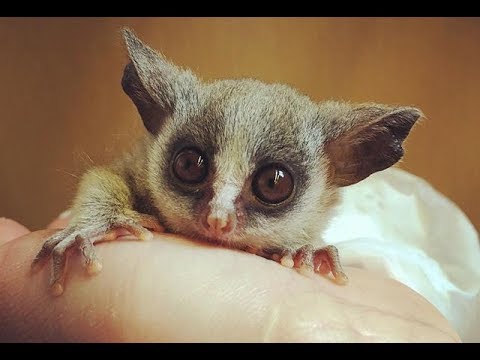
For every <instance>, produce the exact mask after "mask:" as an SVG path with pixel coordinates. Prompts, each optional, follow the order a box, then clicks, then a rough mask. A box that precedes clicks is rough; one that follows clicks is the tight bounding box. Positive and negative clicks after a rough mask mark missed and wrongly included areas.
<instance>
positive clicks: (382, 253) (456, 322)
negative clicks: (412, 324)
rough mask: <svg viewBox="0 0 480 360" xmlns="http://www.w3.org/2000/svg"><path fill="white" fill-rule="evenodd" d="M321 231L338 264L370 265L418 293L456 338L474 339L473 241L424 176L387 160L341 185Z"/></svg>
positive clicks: (477, 284) (478, 249)
mask: <svg viewBox="0 0 480 360" xmlns="http://www.w3.org/2000/svg"><path fill="white" fill-rule="evenodd" d="M342 195H343V202H342V204H341V205H340V206H339V209H338V211H337V215H336V216H335V218H334V219H333V221H332V222H331V223H330V225H329V227H328V228H327V229H326V232H325V234H324V240H325V242H326V243H327V244H333V245H335V246H337V247H338V249H339V252H340V258H341V260H342V264H343V265H350V266H356V267H362V268H366V269H370V270H372V271H376V272H379V273H381V274H384V275H385V276H388V277H391V278H393V279H396V280H398V281H400V282H402V283H403V284H405V285H407V286H409V287H410V288H412V289H413V290H415V291H417V292H418V293H420V294H421V295H422V296H423V297H425V298H426V299H427V300H428V301H430V302H431V303H432V304H433V305H434V306H436V308H437V309H438V310H439V311H440V312H441V313H442V314H443V315H444V316H445V317H446V318H447V319H448V320H449V321H450V323H451V324H452V326H453V328H454V329H455V330H456V331H457V332H458V334H459V335H460V337H461V339H462V341H465V342H478V341H480V244H479V237H478V233H477V231H476V230H475V228H474V227H473V225H472V224H471V222H470V221H469V220H468V218H467V217H466V216H465V214H464V213H463V212H462V211H461V210H460V209H459V208H458V207H457V206H456V205H455V204H454V203H453V202H452V201H451V200H449V199H447V198H446V197H445V196H444V195H442V194H440V193H439V192H438V191H436V190H435V189H434V188H433V187H432V186H431V185H430V184H428V183H427V182H426V181H425V180H423V179H421V178H419V177H417V176H414V175H412V174H410V173H408V172H406V171H403V170H400V169H397V168H390V169H387V170H385V171H381V172H378V173H376V174H373V175H371V176H370V177H368V178H367V179H365V180H364V181H361V182H360V183H358V184H355V185H352V186H349V187H345V188H343V189H342Z"/></svg>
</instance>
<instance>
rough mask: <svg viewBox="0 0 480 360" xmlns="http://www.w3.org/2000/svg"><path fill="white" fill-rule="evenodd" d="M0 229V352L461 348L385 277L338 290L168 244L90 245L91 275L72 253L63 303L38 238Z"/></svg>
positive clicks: (370, 275)
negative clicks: (212, 346)
mask: <svg viewBox="0 0 480 360" xmlns="http://www.w3.org/2000/svg"><path fill="white" fill-rule="evenodd" d="M67 221H68V219H56V220H55V221H54V222H53V223H52V224H51V225H50V226H49V229H46V230H42V231H36V232H30V231H29V230H28V229H26V228H25V227H23V226H22V225H20V224H18V223H16V222H14V221H12V220H5V219H0V342H318V341H319V342H459V341H460V339H459V337H458V335H457V333H456V332H455V331H454V330H453V329H452V327H451V326H450V325H449V323H448V322H447V320H446V319H445V318H444V317H443V316H442V315H441V314H440V313H439V312H438V311H437V310H436V309H435V308H434V307H433V305H431V304H430V303H429V302H428V301H426V300H425V299H424V298H423V297H422V296H420V295H419V294H417V293H416V292H414V291H413V290H411V289H409V288H408V287H406V286H404V285H402V284H401V283H399V282H397V281H395V280H392V279H388V278H386V277H384V276H383V275H382V274H379V273H374V272H370V271H367V270H364V269H358V268H352V267H346V268H345V271H346V273H347V274H348V276H349V278H350V281H349V283H348V284H347V285H346V286H339V285H336V284H335V283H333V282H332V281H331V280H329V279H327V278H325V277H321V276H319V275H314V274H308V273H307V274H305V273H303V274H302V273H299V272H298V271H296V270H293V269H290V268H285V267H283V266H281V265H279V264H278V263H275V262H273V261H270V260H266V259H263V258H261V257H259V256H256V255H252V254H249V253H245V252H241V251H236V250H230V249H226V248H221V247H217V246H212V245H207V244H203V243H200V242H198V241H192V240H189V239H187V238H184V237H181V236H177V235H172V234H155V236H154V239H153V240H151V241H138V240H135V239H134V238H133V237H128V236H127V237H124V238H122V239H119V240H117V241H112V242H103V243H100V244H98V245H96V249H97V254H98V255H99V257H100V258H101V259H102V262H103V270H102V271H101V272H100V273H99V274H97V275H95V276H89V275H87V273H86V271H85V269H84V267H83V263H82V257H81V255H80V254H79V253H78V252H72V254H71V256H70V261H69V263H68V266H67V271H68V275H67V277H66V283H65V293H64V294H63V295H62V296H60V297H57V298H55V297H52V296H51V295H50V294H49V292H48V279H49V276H50V263H48V264H47V265H46V266H45V267H44V268H43V269H42V270H41V271H40V272H38V273H36V274H33V275H32V274H31V272H30V263H31V261H32V259H33V258H34V256H35V255H36V253H37V251H38V250H39V249H40V247H41V246H42V244H43V242H44V241H45V239H46V238H47V237H48V236H49V235H51V234H53V233H54V232H55V230H54V228H61V227H64V226H65V225H66V223H67Z"/></svg>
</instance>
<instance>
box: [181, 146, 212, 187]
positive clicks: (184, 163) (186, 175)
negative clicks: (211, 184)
mask: <svg viewBox="0 0 480 360" xmlns="http://www.w3.org/2000/svg"><path fill="white" fill-rule="evenodd" d="M173 170H174V173H175V175H176V176H177V177H178V178H179V179H180V180H182V181H184V182H186V183H199V182H201V181H202V180H203V179H204V178H205V176H206V175H207V167H206V164H205V160H204V158H203V157H202V155H200V153H199V152H197V151H195V150H184V151H182V152H181V153H180V154H178V155H177V158H176V159H175V164H174V167H173Z"/></svg>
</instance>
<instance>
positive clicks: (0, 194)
mask: <svg viewBox="0 0 480 360" xmlns="http://www.w3.org/2000/svg"><path fill="white" fill-rule="evenodd" d="M124 25H127V26H130V27H132V28H133V29H134V30H135V31H136V32H137V34H138V35H139V36H140V37H141V38H142V39H143V40H144V41H145V42H147V43H148V44H150V45H151V46H152V47H154V48H157V49H159V50H161V51H162V52H164V53H165V54H166V55H167V57H169V58H170V59H172V60H173V61H174V62H177V63H178V64H180V65H182V66H186V67H190V68H192V70H194V71H196V72H197V73H198V74H199V75H200V76H201V77H203V78H204V79H214V78H222V77H241V76H248V77H257V78H260V79H262V80H264V81H268V82H283V83H288V84H290V85H292V86H295V87H297V88H299V89H300V90H301V91H303V92H305V93H307V94H308V95H310V96H311V97H312V98H313V99H315V100H322V99H329V98H333V99H345V100H351V101H376V102H383V103H392V104H395V103H397V104H410V105H416V106H418V107H420V108H421V109H422V110H423V111H424V113H425V114H426V115H427V117H428V119H427V120H426V121H424V122H423V123H422V124H420V125H419V126H417V127H416V129H415V130H414V131H413V133H412V135H411V136H410V138H409V139H408V140H407V155H406V157H405V158H404V161H403V162H402V163H401V165H400V167H402V168H404V169H406V170H409V171H411V172H412V173H414V174H417V175H419V176H421V177H423V178H425V179H426V180H428V181H429V182H430V183H431V184H433V186H435V187H436V188H437V189H438V190H440V191H441V192H443V193H444V194H446V195H447V196H448V197H450V198H451V199H452V200H453V201H455V202H456V203H457V204H458V205H459V206H460V207H461V208H462V209H463V210H464V211H465V212H466V213H467V215H468V216H469V217H470V219H471V220H472V221H473V223H474V224H475V226H476V227H477V229H478V228H480V201H479V200H480V197H479V195H478V192H479V186H478V185H479V183H480V159H479V156H480V151H479V139H478V136H479V133H480V120H479V115H478V113H479V110H478V108H479V105H480V96H479V95H480V91H479V89H480V19H478V18H477V19H468V18H461V19H455V18H435V19H429V18H414V19H409V18H392V19H390V18H298V19H296V18H279V19H271V18H138V19H129V18H122V19H115V18H108V19H80V18H79V19H77V18H67V19H62V18H54V19H48V18H43V19H34V18H28V19H21V18H17V19H6V18H3V19H0V44H1V47H2V50H1V55H0V81H1V83H0V84H1V86H0V169H1V170H0V216H7V217H11V218H15V219H17V220H19V221H21V222H23V223H25V224H26V225H27V226H29V227H31V228H32V229H38V228H41V227H43V226H44V225H45V224H46V223H47V222H48V221H49V220H50V219H52V218H53V217H54V216H55V215H56V214H57V213H59V212H60V211H62V210H64V209H65V208H66V207H67V206H68V204H69V201H70V200H71V198H72V196H73V195H74V192H75V187H76V184H77V181H78V176H79V175H80V174H81V173H82V171H83V170H84V169H85V168H86V167H88V166H90V165H91V164H92V163H94V164H102V163H105V162H107V161H108V160H110V159H112V158H113V157H114V156H115V154H116V153H118V152H119V151H121V150H122V149H124V148H126V147H127V146H128V145H129V144H131V143H132V141H133V140H134V139H135V138H136V137H137V136H138V135H139V134H141V133H142V131H143V126H142V124H141V121H140V119H139V116H138V115H137V113H136V110H135V108H134V106H133V104H132V103H131V102H130V100H129V99H128V98H127V96H126V95H124V94H123V92H122V90H121V87H120V79H121V76H122V70H123V66H124V65H125V64H126V54H125V50H124V48H123V46H122V43H121V38H120V34H119V29H120V27H121V26H124ZM452 240H453V239H452Z"/></svg>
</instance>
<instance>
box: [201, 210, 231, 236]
mask: <svg viewBox="0 0 480 360" xmlns="http://www.w3.org/2000/svg"><path fill="white" fill-rule="evenodd" d="M207 224H208V229H207V230H208V231H209V232H210V233H212V234H213V235H214V236H221V235H227V234H229V233H231V232H232V230H233V229H234V228H235V218H234V216H233V215H232V214H227V213H223V214H219V213H210V214H209V215H208V216H207Z"/></svg>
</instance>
